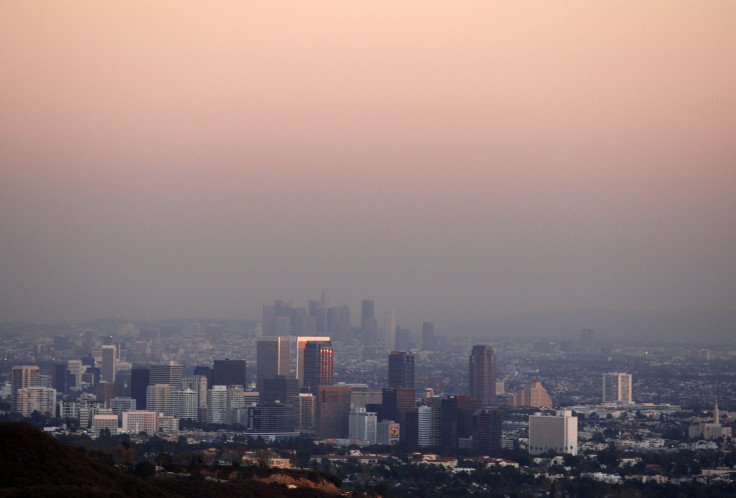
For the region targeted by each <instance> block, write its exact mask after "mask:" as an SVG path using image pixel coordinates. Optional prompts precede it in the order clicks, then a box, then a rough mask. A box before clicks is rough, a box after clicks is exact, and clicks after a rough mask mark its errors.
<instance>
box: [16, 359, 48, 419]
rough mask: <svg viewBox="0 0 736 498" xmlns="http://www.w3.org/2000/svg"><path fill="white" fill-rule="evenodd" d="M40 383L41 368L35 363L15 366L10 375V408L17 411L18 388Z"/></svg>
mask: <svg viewBox="0 0 736 498" xmlns="http://www.w3.org/2000/svg"><path fill="white" fill-rule="evenodd" d="M40 385H41V370H40V369H39V368H38V367H37V366H36V365H22V366H15V367H13V368H12V370H11V375H10V410H11V411H13V412H17V411H18V389H25V388H26V387H33V386H40Z"/></svg>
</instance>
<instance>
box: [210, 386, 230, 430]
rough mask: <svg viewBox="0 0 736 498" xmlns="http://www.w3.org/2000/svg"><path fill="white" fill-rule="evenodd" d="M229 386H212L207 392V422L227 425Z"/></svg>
mask: <svg viewBox="0 0 736 498" xmlns="http://www.w3.org/2000/svg"><path fill="white" fill-rule="evenodd" d="M227 411H228V402H227V386H212V389H210V390H209V391H207V422H208V423H210V424H226V423H227V420H228V419H229V417H228V413H227Z"/></svg>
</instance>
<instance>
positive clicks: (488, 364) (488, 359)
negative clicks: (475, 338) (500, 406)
mask: <svg viewBox="0 0 736 498" xmlns="http://www.w3.org/2000/svg"><path fill="white" fill-rule="evenodd" d="M469 383H470V397H471V398H472V399H473V400H475V403H476V406H477V407H478V408H486V407H489V406H492V405H493V404H495V403H496V355H495V354H494V353H493V347H492V346H488V345H476V346H473V350H472V352H471V353H470V361H469Z"/></svg>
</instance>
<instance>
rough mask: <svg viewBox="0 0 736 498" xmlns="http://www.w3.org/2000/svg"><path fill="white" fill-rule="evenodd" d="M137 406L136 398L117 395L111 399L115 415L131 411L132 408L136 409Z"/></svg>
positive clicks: (111, 406)
mask: <svg viewBox="0 0 736 498" xmlns="http://www.w3.org/2000/svg"><path fill="white" fill-rule="evenodd" d="M136 408H137V404H136V401H135V399H133V398H130V397H125V396H121V397H115V398H112V399H111V400H110V409H111V410H112V413H113V414H115V415H118V416H120V415H122V414H123V413H125V412H129V411H132V410H135V409H136Z"/></svg>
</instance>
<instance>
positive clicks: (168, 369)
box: [149, 361, 184, 415]
mask: <svg viewBox="0 0 736 498" xmlns="http://www.w3.org/2000/svg"><path fill="white" fill-rule="evenodd" d="M183 371H184V367H182V366H181V365H177V364H175V363H174V362H173V361H172V362H170V363H169V364H168V365H151V368H150V373H149V375H150V377H149V385H154V384H168V385H170V386H171V390H172V391H174V390H176V389H180V388H181V375H182V373H183ZM167 415H169V414H168V413H167Z"/></svg>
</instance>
